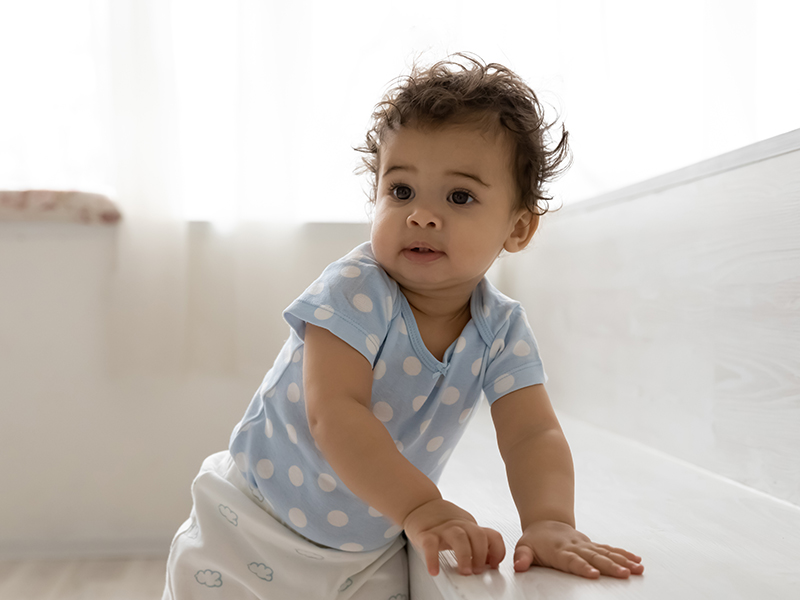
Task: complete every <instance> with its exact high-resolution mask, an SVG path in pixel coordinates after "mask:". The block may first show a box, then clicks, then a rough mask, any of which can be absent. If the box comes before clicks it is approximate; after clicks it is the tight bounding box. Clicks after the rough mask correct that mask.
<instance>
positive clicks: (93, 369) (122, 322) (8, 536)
mask: <svg viewBox="0 0 800 600" xmlns="http://www.w3.org/2000/svg"><path fill="white" fill-rule="evenodd" d="M133 227H134V226H133V225H131V224H130V223H125V222H123V224H122V225H120V226H119V227H118V228H113V227H112V228H104V227H90V226H81V225H71V224H52V223H28V224H22V223H14V224H12V223H0V383H1V386H0V473H2V476H3V484H2V492H1V493H0V514H2V515H5V518H3V519H0V558H1V557H4V556H5V557H14V556H20V555H23V554H29V555H30V554H51V555H57V554H64V553H68V554H76V553H81V554H111V553H129V552H163V553H166V551H167V549H168V547H169V542H170V539H171V536H172V535H173V534H174V532H175V530H176V529H177V527H178V526H179V525H180V523H181V522H182V521H183V520H184V519H186V518H187V517H188V514H189V510H190V508H191V498H190V495H189V486H190V484H191V480H192V478H193V477H194V475H195V474H196V472H197V469H198V468H199V466H200V463H201V461H202V460H203V458H205V456H207V455H208V454H210V453H212V452H216V451H218V450H221V449H224V448H226V447H227V443H228V436H229V435H230V432H231V430H232V428H233V426H234V425H235V424H236V422H237V421H238V420H239V418H240V417H241V415H242V413H243V411H244V409H245V407H246V406H247V404H248V403H249V401H250V399H251V397H252V395H253V393H254V392H255V390H256V388H257V387H258V385H259V383H260V382H261V379H262V377H263V376H264V374H265V373H266V371H267V369H268V368H269V367H270V366H271V364H272V361H273V359H274V357H275V355H276V354H277V352H278V350H279V349H280V346H281V344H282V342H283V340H284V339H285V338H286V336H287V334H288V329H287V326H286V324H285V323H284V322H283V320H282V318H281V311H282V310H283V308H285V307H286V306H287V305H288V304H289V303H290V302H291V301H292V300H293V299H294V297H295V296H296V295H297V294H299V293H300V292H301V291H302V290H303V289H305V287H306V286H307V285H308V284H309V283H310V282H311V281H312V280H313V279H314V278H315V277H316V276H317V275H318V274H319V273H320V272H321V270H322V269H323V268H324V267H325V266H326V265H327V264H328V263H329V262H330V261H332V260H335V259H336V258H338V257H339V256H341V255H343V254H345V253H346V252H347V251H349V250H350V249H351V248H352V247H354V246H355V245H357V244H358V243H360V242H362V241H365V240H367V239H368V226H367V225H365V224H358V225H347V224H331V225H305V226H301V227H298V228H294V229H287V228H285V227H278V226H274V227H269V226H257V225H251V226H245V227H242V228H240V229H239V230H237V231H236V232H235V234H234V233H228V234H222V233H219V232H216V231H215V230H213V229H211V228H209V227H208V226H205V225H202V224H191V225H189V226H187V227H175V228H174V235H175V236H176V238H179V239H176V245H177V244H178V242H180V243H184V242H185V243H186V246H185V251H184V252H183V253H182V260H168V259H169V257H159V256H155V257H153V256H149V257H148V256H136V257H130V256H123V253H124V251H125V250H124V248H125V244H124V239H125V237H126V236H129V235H131V234H132V233H134V232H132V228H133ZM162 233H163V232H162ZM162 241H163V238H162ZM159 247H160V248H163V247H164V245H163V244H161V245H160V246H159ZM173 258H174V257H173ZM131 263H132V264H133V266H131ZM137 271H143V272H144V273H141V272H139V273H137ZM155 271H158V273H157V274H154V272H155ZM132 273H133V275H132ZM150 275H152V278H155V280H157V281H160V282H161V284H160V285H151V286H150V287H148V288H147V289H145V290H143V289H142V281H143V280H145V279H146V277H145V276H150ZM156 275H157V277H156ZM150 283H152V281H151V282H150ZM153 363H158V364H156V365H154V364H153Z"/></svg>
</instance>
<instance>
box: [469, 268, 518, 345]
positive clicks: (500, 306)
mask: <svg viewBox="0 0 800 600" xmlns="http://www.w3.org/2000/svg"><path fill="white" fill-rule="evenodd" d="M477 291H478V300H479V306H478V307H476V308H477V310H478V320H479V322H481V323H482V327H481V328H482V329H484V330H485V331H486V333H487V334H488V335H487V337H488V338H489V339H490V340H495V339H497V337H499V336H501V335H502V333H503V331H508V330H509V329H510V328H514V326H515V325H516V324H517V323H518V322H524V323H526V324H527V319H526V317H525V310H524V309H523V308H522V305H521V304H520V303H519V302H518V301H517V300H514V299H513V298H509V297H508V296H506V295H505V294H503V293H502V292H500V291H499V290H498V289H497V288H495V287H494V286H493V285H492V284H491V283H490V282H489V280H488V279H486V278H484V279H483V281H481V283H480V284H479V285H478V288H477ZM490 344H491V342H490Z"/></svg>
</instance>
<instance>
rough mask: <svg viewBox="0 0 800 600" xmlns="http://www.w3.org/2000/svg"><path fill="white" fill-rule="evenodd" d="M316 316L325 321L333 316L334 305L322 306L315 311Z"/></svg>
mask: <svg viewBox="0 0 800 600" xmlns="http://www.w3.org/2000/svg"><path fill="white" fill-rule="evenodd" d="M314 316H315V317H316V318H317V319H319V320H320V321H325V320H326V319H330V318H331V317H332V316H333V307H332V306H328V305H327V304H325V305H323V306H320V307H319V308H318V309H317V310H315V311H314Z"/></svg>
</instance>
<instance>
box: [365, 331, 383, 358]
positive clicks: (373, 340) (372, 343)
mask: <svg viewBox="0 0 800 600" xmlns="http://www.w3.org/2000/svg"><path fill="white" fill-rule="evenodd" d="M380 348H381V339H380V338H379V337H378V336H377V335H375V334H374V333H370V334H369V335H368V336H367V350H369V351H370V352H371V353H372V354H377V353H378V350H380Z"/></svg>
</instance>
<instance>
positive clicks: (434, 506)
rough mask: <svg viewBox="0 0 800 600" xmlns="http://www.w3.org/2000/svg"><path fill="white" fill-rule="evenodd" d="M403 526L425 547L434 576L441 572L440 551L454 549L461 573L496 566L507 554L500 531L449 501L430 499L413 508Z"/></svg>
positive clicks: (421, 547)
mask: <svg viewBox="0 0 800 600" xmlns="http://www.w3.org/2000/svg"><path fill="white" fill-rule="evenodd" d="M403 529H405V531H406V535H407V536H408V539H409V540H410V541H411V543H412V544H414V546H416V547H417V548H418V549H420V550H422V552H423V554H424V555H425V563H426V564H427V566H428V573H430V574H431V575H432V576H434V577H435V576H436V575H438V574H439V551H440V550H452V551H453V552H455V555H456V561H457V562H458V570H459V572H460V573H461V574H462V575H472V574H473V573H482V572H483V569H484V566H485V565H489V566H490V567H491V568H492V569H497V568H498V567H499V566H500V563H501V562H502V561H503V557H504V556H505V555H506V548H505V545H504V544H503V537H502V536H501V535H500V534H499V533H498V532H497V531H495V530H494V529H489V528H488V527H480V526H479V525H478V524H477V523H476V522H475V519H474V517H473V516H472V515H471V514H469V513H468V512H467V511H465V510H462V509H461V508H459V507H458V506H456V505H455V504H453V503H452V502H447V501H446V500H441V499H438V500H431V501H430V502H426V503H425V504H423V505H422V506H420V507H418V508H415V509H414V510H412V511H411V512H410V513H409V515H408V516H407V517H406V520H405V522H404V523H403Z"/></svg>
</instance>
